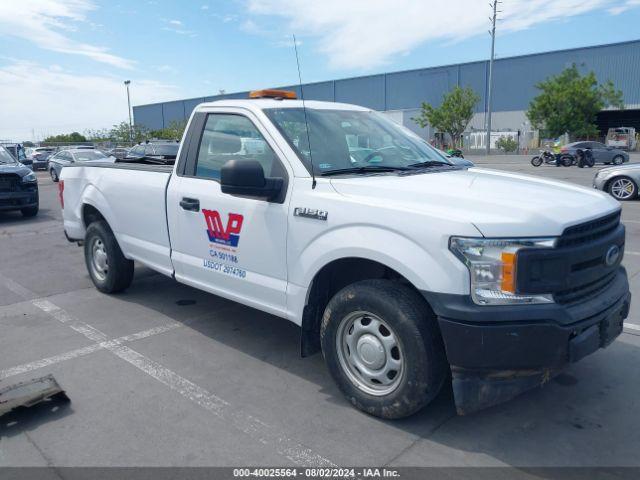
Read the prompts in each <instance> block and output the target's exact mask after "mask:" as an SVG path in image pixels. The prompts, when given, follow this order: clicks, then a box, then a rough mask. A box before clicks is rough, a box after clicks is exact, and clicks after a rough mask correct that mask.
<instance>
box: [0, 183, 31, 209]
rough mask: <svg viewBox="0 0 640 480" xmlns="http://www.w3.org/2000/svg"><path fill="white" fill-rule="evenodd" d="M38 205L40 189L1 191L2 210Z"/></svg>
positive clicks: (0, 202)
mask: <svg viewBox="0 0 640 480" xmlns="http://www.w3.org/2000/svg"><path fill="white" fill-rule="evenodd" d="M36 205H38V189H37V188H35V189H33V190H23V191H18V192H0V211H7V210H20V209H21V208H28V207H35V206H36Z"/></svg>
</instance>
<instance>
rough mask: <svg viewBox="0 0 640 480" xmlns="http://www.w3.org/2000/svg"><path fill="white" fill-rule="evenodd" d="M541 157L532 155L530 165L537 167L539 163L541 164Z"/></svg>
mask: <svg viewBox="0 0 640 480" xmlns="http://www.w3.org/2000/svg"><path fill="white" fill-rule="evenodd" d="M542 162H543V160H542V157H533V158H532V159H531V165H533V166H534V167H539V166H540V165H542Z"/></svg>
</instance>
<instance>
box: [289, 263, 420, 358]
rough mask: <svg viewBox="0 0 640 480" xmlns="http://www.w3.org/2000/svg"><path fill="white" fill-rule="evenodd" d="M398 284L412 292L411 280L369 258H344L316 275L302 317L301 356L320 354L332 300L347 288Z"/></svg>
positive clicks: (328, 265) (323, 268)
mask: <svg viewBox="0 0 640 480" xmlns="http://www.w3.org/2000/svg"><path fill="white" fill-rule="evenodd" d="M372 279H388V280H396V281H398V282H400V283H403V284H405V285H407V286H410V287H411V288H414V289H415V287H414V286H413V284H411V282H409V280H407V279H406V278H405V277H403V276H402V275H401V274H399V273H398V272H396V271H395V270H393V269H392V268H389V267H387V266H386V265H383V264H382V263H379V262H375V261H373V260H368V259H366V258H341V259H339V260H334V261H333V262H331V263H328V264H327V265H325V266H324V267H322V269H320V271H319V272H318V273H316V275H315V277H314V278H313V281H312V282H311V286H310V287H309V293H308V297H307V304H306V305H305V307H304V311H303V313H302V332H301V353H302V356H303V357H306V356H309V355H312V354H314V353H316V352H319V351H320V322H321V321H322V315H323V314H324V310H325V308H326V306H327V304H328V303H329V300H331V298H332V297H333V296H334V295H335V294H336V293H338V291H340V290H342V289H343V288H344V287H346V286H347V285H351V284H352V283H355V282H359V281H361V280H372Z"/></svg>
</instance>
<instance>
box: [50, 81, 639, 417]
mask: <svg viewBox="0 0 640 480" xmlns="http://www.w3.org/2000/svg"><path fill="white" fill-rule="evenodd" d="M253 96H254V97H261V98H252V99H246V100H223V101H218V102H213V103H203V104H201V105H199V106H198V107H197V108H196V109H195V111H194V112H193V114H192V115H191V118H190V120H189V123H188V127H187V130H186V132H185V134H184V138H183V139H182V143H181V147H180V151H179V153H178V158H177V160H176V162H175V165H173V166H162V165H152V164H145V163H144V159H141V162H142V163H139V164H130V163H127V164H123V163H115V164H114V163H108V164H103V165H99V164H92V165H83V164H78V165H77V166H73V165H71V166H68V167H65V168H64V169H63V170H62V175H61V177H60V178H61V181H60V184H59V185H60V186H59V188H60V200H61V202H62V204H63V214H64V229H65V233H66V235H67V238H68V239H69V240H70V241H75V242H78V243H79V244H81V245H84V254H85V258H86V264H87V268H88V271H89V273H90V275H91V278H92V280H93V282H94V283H95V286H96V287H97V288H98V289H99V290H100V291H102V292H106V293H115V292H119V291H122V290H124V289H126V288H127V287H129V285H130V283H131V280H132V276H133V268H134V267H133V265H134V262H139V263H140V264H143V265H146V266H148V267H150V268H152V269H154V270H156V271H158V272H160V273H162V274H164V275H167V276H171V277H173V278H175V280H177V281H178V282H181V283H185V284H187V285H191V286H193V287H195V288H198V289H202V290H205V291H207V292H211V293H213V294H216V295H220V296H222V297H225V298H228V299H232V300H234V301H237V302H240V303H243V304H245V305H249V306H251V307H254V308H257V309H259V310H262V311H265V312H269V313H271V314H274V315H278V316H280V317H283V318H287V319H289V320H290V321H292V322H294V323H296V324H298V325H300V327H301V349H302V354H303V355H305V356H306V355H309V354H312V353H314V352H317V351H320V350H321V351H322V353H323V355H324V359H325V361H326V365H327V367H328V369H329V371H330V373H331V375H332V376H333V378H334V379H335V381H336V383H337V385H338V387H339V388H340V389H341V390H342V392H343V393H344V394H345V396H346V397H347V398H348V400H349V401H350V402H351V403H352V404H353V405H355V406H356V407H358V408H360V409H362V410H364V411H366V412H368V413H370V414H373V415H377V416H380V417H384V418H399V417H403V416H407V415H410V414H412V413H414V412H416V411H417V410H418V409H420V408H422V407H423V406H425V405H426V404H428V403H429V402H430V401H431V400H432V399H433V398H434V397H435V396H436V395H437V394H438V392H439V391H440V390H441V388H442V387H443V385H445V383H447V384H448V383H451V384H452V386H453V393H454V398H455V403H456V406H457V410H458V412H459V413H460V414H465V413H470V412H473V411H475V410H478V409H480V408H484V407H487V406H490V405H493V404H496V403H499V402H502V401H505V400H507V399H509V398H512V397H514V396H516V395H517V394H519V393H521V392H522V391H524V390H526V389H529V388H532V387H534V386H537V385H540V384H543V383H545V382H546V381H548V380H549V379H550V378H552V377H553V376H554V375H555V374H557V373H558V372H559V371H561V369H562V368H563V367H564V366H566V365H567V364H568V363H570V362H575V361H577V360H579V359H581V358H582V357H584V356H586V355H588V354H590V353H592V352H594V351H596V350H597V349H599V348H601V347H605V346H607V345H608V344H609V343H610V342H611V341H612V340H613V339H615V338H616V337H617V336H618V335H619V334H620V332H621V331H622V324H623V320H624V319H625V318H626V316H627V314H628V311H629V304H630V299H631V295H630V293H629V287H628V282H627V275H626V272H625V270H624V268H623V267H622V266H621V261H622V256H623V251H624V242H625V229H624V226H623V225H622V224H621V223H620V206H619V204H618V203H617V202H616V201H615V200H613V199H612V198H610V197H609V196H607V195H606V194H604V193H601V192H599V191H596V190H590V189H586V188H582V187H578V186H575V185H570V184H567V183H563V182H557V181H550V180H543V179H540V178H534V177H529V176H525V175H516V174H511V173H505V172H499V171H492V170H485V169H481V168H464V167H459V166H454V165H452V164H450V163H449V162H448V161H447V160H446V158H444V157H443V156H442V155H441V154H439V153H438V152H436V151H435V150H434V149H433V148H431V147H430V146H429V145H428V144H427V143H426V142H425V141H423V140H422V139H420V138H419V137H417V136H416V135H414V134H413V133H411V132H410V131H408V130H407V129H405V128H403V127H401V126H399V125H396V124H395V123H393V122H392V121H390V120H388V119H386V118H385V117H384V116H383V115H381V114H379V113H376V112H373V111H371V110H369V109H366V108H362V107H358V106H354V105H345V104H339V103H329V102H316V101H307V102H305V103H306V105H305V103H303V102H301V101H300V100H297V99H292V98H289V97H293V95H291V94H289V93H287V92H280V91H275V92H274V91H265V92H261V93H256V94H255V95H253ZM270 97H274V98H270ZM249 147H250V148H249Z"/></svg>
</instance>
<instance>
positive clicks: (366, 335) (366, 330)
mask: <svg viewBox="0 0 640 480" xmlns="http://www.w3.org/2000/svg"><path fill="white" fill-rule="evenodd" d="M336 348H337V351H338V360H339V362H340V367H341V368H342V371H343V372H344V373H345V374H346V375H347V377H348V378H349V380H350V381H351V382H352V383H353V385H354V386H356V387H357V388H358V389H359V390H362V391H363V392H365V393H368V394H369V395H376V396H383V395H388V394H389V393H391V392H393V391H394V390H395V389H396V388H398V385H399V384H400V381H401V380H402V372H403V368H404V358H403V354H402V349H401V345H400V340H399V338H398V337H397V336H396V334H395V332H394V331H393V330H392V329H391V327H390V326H389V325H388V324H387V323H386V322H385V321H384V320H383V319H381V318H380V317H378V316H377V315H374V314H372V313H369V312H363V311H358V312H353V313H350V314H349V315H347V316H346V317H344V318H343V319H342V320H341V321H340V325H339V326H338V330H337V335H336Z"/></svg>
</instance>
